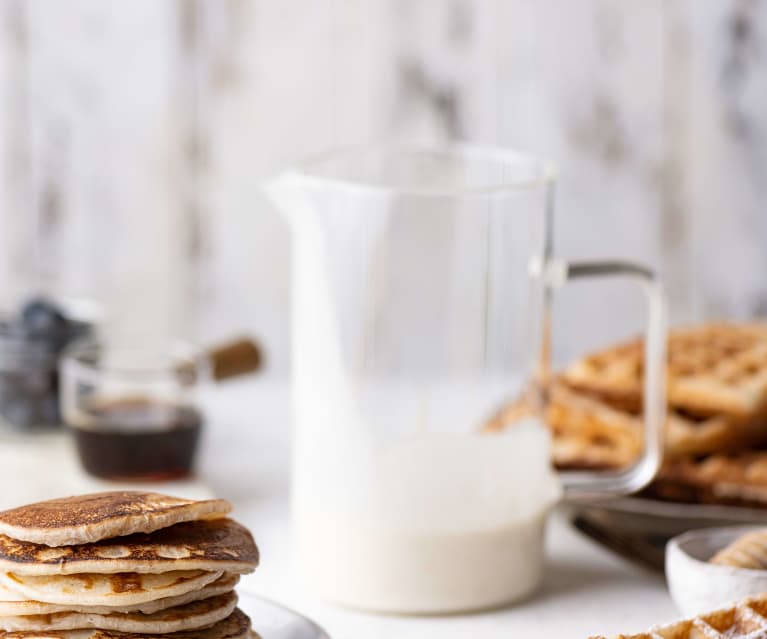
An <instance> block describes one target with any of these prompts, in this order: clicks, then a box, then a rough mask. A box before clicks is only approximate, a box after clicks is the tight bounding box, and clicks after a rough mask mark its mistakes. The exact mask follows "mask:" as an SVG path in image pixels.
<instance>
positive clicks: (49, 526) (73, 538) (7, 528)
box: [0, 491, 232, 546]
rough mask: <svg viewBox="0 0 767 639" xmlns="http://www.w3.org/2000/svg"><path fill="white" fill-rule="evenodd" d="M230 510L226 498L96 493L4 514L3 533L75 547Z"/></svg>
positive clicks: (0, 521) (1, 516)
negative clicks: (196, 498) (202, 499)
mask: <svg viewBox="0 0 767 639" xmlns="http://www.w3.org/2000/svg"><path fill="white" fill-rule="evenodd" d="M231 509H232V506H231V504H230V503H229V502H228V501H226V500H224V499H208V500H205V501H194V500H191V499H180V498H178V497H169V496H168V495H161V494H159V493H145V492H138V491H120V492H105V493H94V494H90V495H78V496H76V497H64V498H61V499H52V500H50V501H43V502H39V503H36V504H29V505H27V506H21V507H19V508H14V509H12V510H6V511H3V512H0V534H3V535H7V536H8V537H12V538H13V539H19V540H22V541H28V542H32V543H36V544H45V545H47V546H72V545H75V544H86V543H91V542H95V541H99V540H101V539H108V538H110V537H119V536H123V535H131V534H133V533H150V532H153V531H155V530H160V529H161V528H167V527H168V526H172V525H174V524H178V523H181V522H186V521H196V520H204V519H212V518H218V517H224V516H225V515H226V514H227V513H229V512H230V511H231Z"/></svg>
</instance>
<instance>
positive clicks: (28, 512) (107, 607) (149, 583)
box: [0, 492, 258, 639]
mask: <svg viewBox="0 0 767 639" xmlns="http://www.w3.org/2000/svg"><path fill="white" fill-rule="evenodd" d="M230 510H231V506H230V505H229V503H228V502H226V501H224V500H220V499H215V500H207V501H190V500H186V499H178V498H175V497H168V496H165V495H159V494H155V493H143V492H109V493H98V494H93V495H83V496H79V497H68V498H64V499H56V500H52V501H47V502H41V503H38V504H32V505H29V506H23V507H21V508H16V509H14V510H8V511H5V512H0V638H4V637H5V638H8V639H16V638H18V639H26V638H32V637H41V636H45V637H54V638H60V639H115V638H119V639H153V638H155V637H158V638H162V637H169V638H176V639H196V638H199V639H241V638H242V639H245V638H248V639H250V638H251V637H254V636H255V633H253V632H252V631H251V627H250V619H248V617H247V616H246V615H245V614H244V613H243V612H241V611H240V610H239V609H238V608H237V595H236V593H235V592H234V587H235V585H236V584H237V581H238V579H239V575H240V574H243V573H249V572H252V571H253V570H254V569H255V567H256V566H257V564H258V549H257V548H256V545H255V543H254V541H253V537H252V536H251V534H250V533H249V532H248V530H247V529H246V528H244V527H243V526H241V525H240V524H238V523H237V522H235V521H233V520H232V519H228V518H227V517H226V515H227V513H228V512H229V511H230Z"/></svg>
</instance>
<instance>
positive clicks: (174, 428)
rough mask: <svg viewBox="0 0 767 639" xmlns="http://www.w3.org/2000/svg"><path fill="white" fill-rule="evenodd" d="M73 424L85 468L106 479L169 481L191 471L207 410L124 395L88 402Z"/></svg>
mask: <svg viewBox="0 0 767 639" xmlns="http://www.w3.org/2000/svg"><path fill="white" fill-rule="evenodd" d="M85 410H86V412H87V414H88V417H89V419H88V424H87V426H86V425H83V426H82V427H78V426H77V425H73V426H74V427H73V428H72V431H73V432H74V437H75V443H76V446H77V450H78V453H79V455H80V460H81V461H82V464H83V467H84V468H85V470H86V471H87V472H88V473H90V474H91V475H94V476H96V477H103V478H106V479H133V480H136V479H138V480H165V479H178V478H181V477H186V476H188V475H189V474H190V473H191V471H192V465H193V462H194V456H195V452H196V450H197V443H198V441H199V438H200V430H201V428H202V422H203V419H202V415H201V414H200V412H199V411H197V410H196V409H194V408H191V407H189V406H175V405H172V404H165V403H161V402H158V401H153V400H147V399H125V400H120V401H110V402H104V403H99V404H95V405H91V406H89V407H87V408H86V409H85Z"/></svg>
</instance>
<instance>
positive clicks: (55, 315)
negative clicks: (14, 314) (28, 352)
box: [21, 298, 68, 336]
mask: <svg viewBox="0 0 767 639" xmlns="http://www.w3.org/2000/svg"><path fill="white" fill-rule="evenodd" d="M21 322H22V324H23V326H24V328H25V329H26V330H27V332H28V333H29V334H30V335H35V336H47V335H57V334H60V333H61V332H63V331H66V329H67V324H68V322H67V318H66V317H64V314H63V313H62V312H61V311H60V310H59V308H58V307H57V306H56V305H55V304H53V303H52V302H50V301H48V300H46V299H44V298H34V299H31V300H29V301H28V302H27V303H26V304H24V307H23V308H22V309H21Z"/></svg>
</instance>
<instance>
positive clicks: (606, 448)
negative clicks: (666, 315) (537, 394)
mask: <svg viewBox="0 0 767 639" xmlns="http://www.w3.org/2000/svg"><path fill="white" fill-rule="evenodd" d="M642 375H643V344H642V342H641V341H640V340H634V341H632V342H628V343H624V344H619V345H617V346H615V347H612V348H609V349H607V350H604V351H601V352H598V353H595V354H593V355H589V356H587V357H585V358H584V359H582V360H579V361H577V362H575V363H574V364H572V365H571V366H569V367H568V368H567V369H565V371H563V372H562V373H561V374H560V375H559V376H557V378H556V379H555V380H554V381H553V382H552V384H551V385H550V387H549V389H548V394H549V398H548V399H549V402H548V409H547V410H548V414H547V422H548V424H549V425H550V427H551V429H552V431H553V435H554V437H553V456H554V463H555V465H556V466H558V467H559V468H563V469H620V468H624V467H626V466H629V465H631V464H632V463H633V462H634V461H636V459H637V457H638V456H639V455H640V454H641V451H642V421H641V420H642V416H641V407H642ZM666 379H667V386H668V419H667V421H666V426H665V456H666V457H665V461H664V464H663V468H662V469H661V472H660V474H659V476H658V478H657V479H656V481H655V482H654V483H653V485H652V486H651V487H650V489H649V491H650V493H651V494H652V495H653V496H655V497H659V498H666V499H674V500H683V501H701V502H717V503H738V504H750V505H765V506H767V451H765V450H764V449H765V447H767V325H738V324H715V325H705V326H698V327H692V328H688V329H684V330H678V331H673V332H672V333H671V334H670V336H669V340H668V361H667V367H666ZM529 406H530V402H529V401H528V400H527V398H525V397H522V398H520V399H519V400H517V401H516V402H515V403H514V404H512V405H510V406H508V407H506V408H504V409H503V410H502V411H501V412H500V413H498V415H496V416H495V417H494V418H493V419H492V420H491V421H490V423H489V424H488V426H487V430H489V431H498V430H503V429H504V428H505V427H507V426H508V425H510V424H513V423H515V422H516V421H518V419H519V418H520V417H521V416H524V415H526V414H528V413H529V412H530V409H529Z"/></svg>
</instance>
